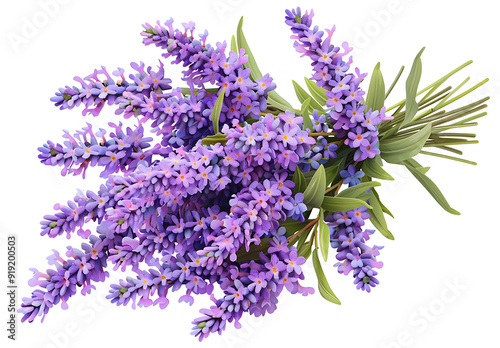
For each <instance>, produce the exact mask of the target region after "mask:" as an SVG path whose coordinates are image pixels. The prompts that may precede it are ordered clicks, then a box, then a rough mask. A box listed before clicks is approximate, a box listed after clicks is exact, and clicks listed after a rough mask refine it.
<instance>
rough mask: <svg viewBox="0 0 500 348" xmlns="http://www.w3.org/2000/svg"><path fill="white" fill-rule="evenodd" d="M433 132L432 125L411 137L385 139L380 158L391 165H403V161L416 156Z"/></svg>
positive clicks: (381, 142)
mask: <svg viewBox="0 0 500 348" xmlns="http://www.w3.org/2000/svg"><path fill="white" fill-rule="evenodd" d="M431 131H432V123H429V124H428V125H427V126H425V127H424V128H422V129H421V130H419V131H418V132H416V133H414V134H412V135H409V136H395V137H391V138H389V139H386V138H385V137H384V138H382V139H381V140H380V152H381V153H380V156H381V157H382V158H383V159H384V160H385V161H387V162H389V163H401V162H402V161H404V160H406V159H408V158H411V157H413V156H416V155H417V154H418V153H419V152H420V150H421V149H422V147H423V146H424V145H425V142H426V141H427V139H428V138H429V136H430V134H431Z"/></svg>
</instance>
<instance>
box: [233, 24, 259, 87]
mask: <svg viewBox="0 0 500 348" xmlns="http://www.w3.org/2000/svg"><path fill="white" fill-rule="evenodd" d="M236 37H237V39H238V47H239V48H240V49H241V48H244V49H245V53H246V54H247V56H248V63H246V65H247V66H248V67H249V68H250V70H251V72H250V76H252V78H253V79H254V80H256V79H260V78H261V77H262V76H263V75H262V73H261V72H260V69H259V67H258V66H257V62H256V61H255V58H254V56H253V54H252V51H251V50H250V47H249V46H248V42H247V39H246V38H245V35H244V34H243V16H242V17H241V18H240V21H239V22H238V28H237V30H236Z"/></svg>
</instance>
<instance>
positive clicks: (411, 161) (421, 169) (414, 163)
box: [406, 158, 431, 174]
mask: <svg viewBox="0 0 500 348" xmlns="http://www.w3.org/2000/svg"><path fill="white" fill-rule="evenodd" d="M406 162H408V163H409V164H410V165H411V166H412V167H413V168H415V169H416V170H418V171H419V172H420V173H422V174H426V173H427V172H428V171H429V169H431V167H423V166H422V165H421V164H420V163H418V162H417V161H416V160H415V159H414V158H408V159H407V160H406Z"/></svg>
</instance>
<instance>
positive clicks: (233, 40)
mask: <svg viewBox="0 0 500 348" xmlns="http://www.w3.org/2000/svg"><path fill="white" fill-rule="evenodd" d="M231 51H233V52H235V53H238V46H237V45H236V37H235V36H234V35H233V37H231Z"/></svg>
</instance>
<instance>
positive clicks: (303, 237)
mask: <svg viewBox="0 0 500 348" xmlns="http://www.w3.org/2000/svg"><path fill="white" fill-rule="evenodd" d="M312 228H313V226H311V227H310V228H308V229H307V230H306V231H304V232H302V234H301V235H300V237H299V241H298V243H297V250H300V248H301V247H302V245H304V243H305V242H306V240H307V237H308V236H309V233H310V232H311V230H312Z"/></svg>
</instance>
